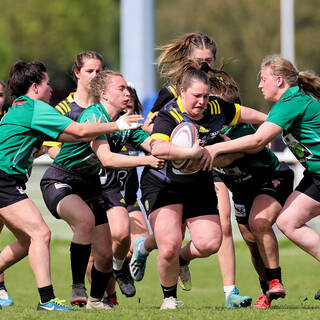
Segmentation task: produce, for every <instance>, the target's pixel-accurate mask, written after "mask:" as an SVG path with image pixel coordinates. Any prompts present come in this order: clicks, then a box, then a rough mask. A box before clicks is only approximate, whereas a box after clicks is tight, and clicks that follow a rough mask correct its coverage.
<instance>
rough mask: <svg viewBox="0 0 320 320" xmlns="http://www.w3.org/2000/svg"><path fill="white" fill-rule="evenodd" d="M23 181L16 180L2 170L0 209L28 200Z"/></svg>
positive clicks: (0, 174)
mask: <svg viewBox="0 0 320 320" xmlns="http://www.w3.org/2000/svg"><path fill="white" fill-rule="evenodd" d="M25 190H26V185H25V183H24V182H23V181H19V180H16V179H15V178H13V177H12V176H10V175H8V174H7V173H5V172H4V171H2V170H0V208H4V207H7V206H9V205H11V204H14V203H16V202H19V201H21V200H25V199H28V196H27V194H26V192H25Z"/></svg>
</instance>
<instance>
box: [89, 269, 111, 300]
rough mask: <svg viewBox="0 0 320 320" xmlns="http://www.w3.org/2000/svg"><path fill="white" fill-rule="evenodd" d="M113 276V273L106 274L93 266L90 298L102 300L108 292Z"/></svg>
mask: <svg viewBox="0 0 320 320" xmlns="http://www.w3.org/2000/svg"><path fill="white" fill-rule="evenodd" d="M111 275H112V272H109V273H104V272H101V271H99V270H97V269H96V268H95V266H94V265H93V266H92V270H91V279H92V282H91V289H90V296H91V297H92V298H96V299H102V297H103V295H104V292H105V291H106V288H107V285H108V282H109V279H110V277H111Z"/></svg>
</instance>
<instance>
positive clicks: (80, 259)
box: [70, 242, 91, 284]
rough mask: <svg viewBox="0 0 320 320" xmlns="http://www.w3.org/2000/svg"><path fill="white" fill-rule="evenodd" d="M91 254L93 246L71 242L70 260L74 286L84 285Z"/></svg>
mask: <svg viewBox="0 0 320 320" xmlns="http://www.w3.org/2000/svg"><path fill="white" fill-rule="evenodd" d="M90 253H91V244H79V243H74V242H71V245H70V259H71V272H72V283H73V284H75V283H84V278H85V275H86V270H87V265H88V261H89V257H90Z"/></svg>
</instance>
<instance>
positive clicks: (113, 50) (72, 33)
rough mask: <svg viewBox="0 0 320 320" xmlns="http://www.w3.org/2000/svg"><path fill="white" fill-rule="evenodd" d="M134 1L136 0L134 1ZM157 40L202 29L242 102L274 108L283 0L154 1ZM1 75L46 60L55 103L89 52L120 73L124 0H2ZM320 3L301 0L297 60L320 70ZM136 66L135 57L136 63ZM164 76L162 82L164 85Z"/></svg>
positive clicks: (302, 65)
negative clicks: (266, 70)
mask: <svg viewBox="0 0 320 320" xmlns="http://www.w3.org/2000/svg"><path fill="white" fill-rule="evenodd" d="M132 1H134V0H132ZM154 3H155V30H156V34H155V42H156V43H155V45H156V46H159V45H163V44H165V43H167V42H169V41H171V40H174V39H176V38H178V37H179V36H181V35H182V34H184V33H186V32H197V31H202V32H205V33H207V34H208V35H210V36H211V37H212V38H213V39H214V40H215V41H216V42H217V44H218V59H217V64H216V65H217V66H219V65H220V64H221V63H222V62H223V61H230V60H231V61H232V62H231V63H229V64H227V65H226V67H225V70H226V71H228V72H229V73H230V74H231V75H232V76H233V77H234V78H235V80H236V81H237V82H238V83H239V84H240V88H241V95H242V101H243V104H245V105H248V106H255V107H257V108H259V109H261V110H263V111H268V108H269V105H268V103H267V102H265V101H264V100H263V98H262V97H261V95H260V93H259V92H258V90H257V73H258V71H259V65H260V63H261V60H262V58H263V57H265V56H266V55H269V54H274V53H280V46H281V44H280V40H281V39H280V0H259V1H256V0H238V1H234V0H214V1H213V0H174V1H172V0H155V1H154ZM0 12H1V20H0V59H1V63H0V79H3V80H6V77H7V74H8V71H9V68H10V65H11V64H13V63H14V62H15V61H16V60H18V59H23V60H27V61H29V60H33V59H39V60H41V61H43V62H44V63H45V64H46V65H47V66H48V70H49V74H50V76H51V78H52V85H53V87H54V96H53V101H52V103H55V102H56V101H58V100H60V99H62V98H64V97H65V96H66V95H67V93H68V92H69V91H70V90H72V89H73V86H74V84H73V82H72V80H71V67H72V63H73V60H74V57H75V55H76V54H77V53H79V52H80V51H82V50H86V49H91V50H96V51H98V52H100V53H102V54H103V55H104V57H105V61H106V65H107V66H108V67H110V68H112V69H114V70H119V69H120V66H119V61H120V57H119V53H120V48H119V43H120V39H119V35H120V1H118V0H95V1H91V2H88V1H85V0H68V1H65V0H51V1H43V0H24V1H12V0H2V1H1V2H0ZM319 26H320V14H319V0H296V1H295V32H296V33H295V59H296V60H295V62H296V65H297V67H298V68H299V69H300V70H314V72H316V73H317V74H319V73H320V37H319V36H318V32H319ZM133 63H134V61H133ZM161 83H162V81H161V80H160V81H159V86H160V85H161Z"/></svg>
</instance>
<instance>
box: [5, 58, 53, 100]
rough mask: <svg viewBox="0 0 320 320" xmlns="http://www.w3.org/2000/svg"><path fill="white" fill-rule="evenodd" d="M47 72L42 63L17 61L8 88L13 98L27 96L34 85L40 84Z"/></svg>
mask: <svg viewBox="0 0 320 320" xmlns="http://www.w3.org/2000/svg"><path fill="white" fill-rule="evenodd" d="M45 72H47V69H46V67H45V65H44V64H43V63H42V62H40V61H31V62H28V63H27V62H24V61H22V60H20V61H17V62H16V63H15V64H14V65H13V66H12V67H11V69H10V72H9V78H8V82H7V88H8V90H9V92H10V95H11V96H12V98H14V99H15V98H18V97H20V96H23V95H25V94H26V93H27V92H28V90H29V88H30V87H31V85H32V84H33V83H36V84H40V83H41V81H42V80H43V79H44V73H45Z"/></svg>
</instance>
